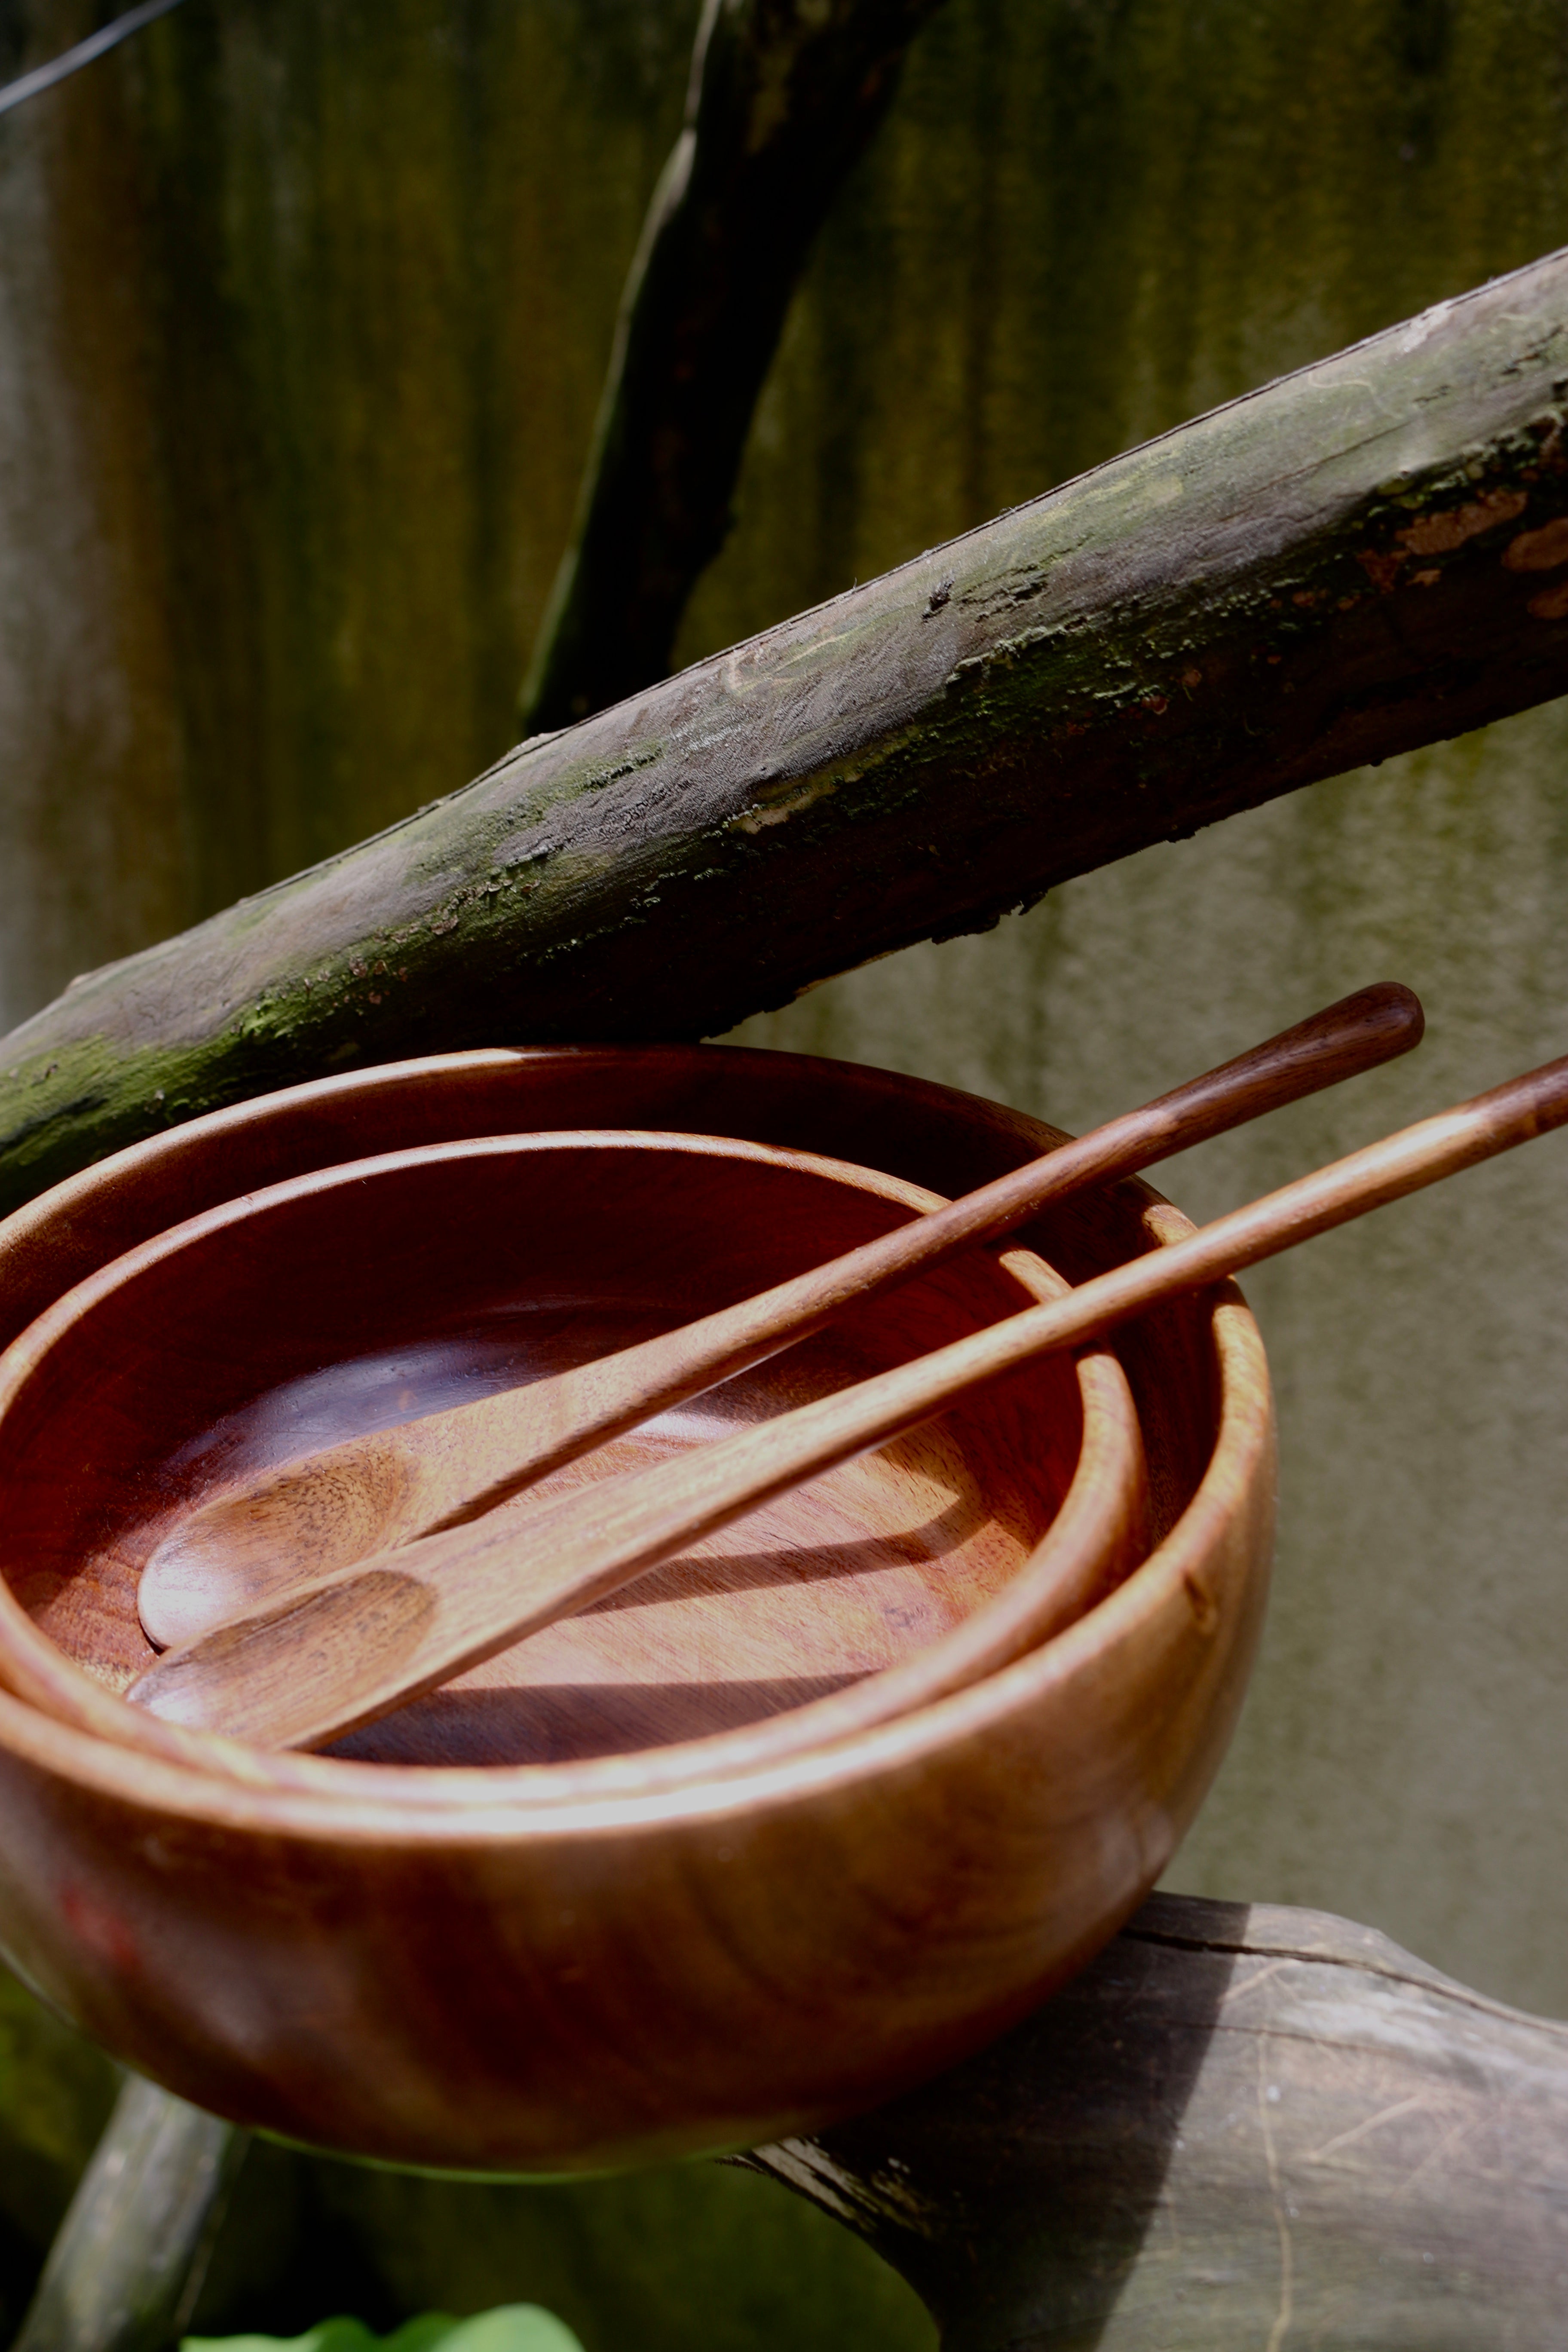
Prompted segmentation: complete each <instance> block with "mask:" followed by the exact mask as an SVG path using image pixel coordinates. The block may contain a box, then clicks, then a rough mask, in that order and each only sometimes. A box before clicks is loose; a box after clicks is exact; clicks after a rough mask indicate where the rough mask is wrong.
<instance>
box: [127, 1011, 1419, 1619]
mask: <svg viewBox="0 0 1568 2352" xmlns="http://www.w3.org/2000/svg"><path fill="white" fill-rule="evenodd" d="M1422 1026H1423V1016H1422V1012H1421V1006H1420V1004H1419V1003H1418V1002H1417V1000H1416V998H1415V996H1414V995H1412V993H1411V992H1410V991H1409V989H1407V988H1402V987H1400V986H1399V985H1398V983H1397V982H1384V983H1382V984H1380V985H1379V986H1377V987H1373V988H1363V989H1362V990H1360V991H1359V992H1357V993H1356V994H1355V995H1353V996H1347V997H1345V998H1344V999H1342V1002H1341V1003H1337V1004H1331V1005H1330V1006H1328V1007H1327V1009H1326V1010H1325V1011H1323V1012H1321V1013H1314V1014H1313V1015H1312V1017H1311V1019H1310V1020H1309V1021H1302V1022H1299V1023H1298V1024H1297V1025H1296V1026H1295V1027H1294V1028H1293V1029H1287V1030H1285V1031H1284V1032H1283V1034H1281V1035H1279V1036H1278V1037H1271V1038H1270V1039H1269V1040H1268V1043H1267V1044H1266V1045H1258V1046H1257V1047H1255V1048H1254V1050H1253V1051H1252V1052H1251V1053H1249V1054H1243V1055H1240V1056H1239V1057H1238V1058H1237V1060H1235V1061H1230V1062H1226V1063H1224V1064H1223V1065H1222V1066H1220V1067H1219V1068H1218V1069H1214V1070H1210V1071H1209V1072H1208V1073H1207V1075H1206V1076H1204V1077H1201V1078H1194V1080H1193V1081H1192V1082H1191V1083H1190V1084H1189V1085H1187V1086H1184V1087H1177V1088H1176V1089H1175V1091H1174V1092H1173V1093H1172V1094H1167V1095H1162V1096H1161V1097H1159V1099H1158V1100H1157V1101H1154V1102H1152V1103H1148V1104H1145V1106H1144V1107H1143V1108H1142V1109H1141V1110H1134V1111H1129V1112H1128V1113H1126V1115H1125V1116H1124V1117H1122V1118H1114V1119H1112V1120H1111V1121H1110V1124H1109V1125H1108V1126H1105V1127H1101V1128H1098V1129H1096V1130H1095V1131H1094V1133H1093V1134H1091V1135H1086V1136H1084V1137H1082V1138H1080V1139H1079V1140H1078V1141H1077V1142H1073V1143H1064V1144H1062V1145H1061V1146H1060V1147H1059V1148H1058V1150H1054V1151H1050V1152H1047V1153H1046V1154H1045V1155H1044V1156H1043V1157H1042V1158H1041V1159H1038V1160H1030V1161H1029V1162H1028V1163H1027V1164H1026V1166H1024V1167H1022V1168H1017V1169H1014V1170H1012V1171H1010V1172H1009V1173H1008V1174H1007V1175H1005V1176H999V1177H997V1178H996V1179H995V1181H994V1182H992V1183H989V1184H984V1185H982V1186H981V1187H980V1189H979V1190H978V1191H977V1192H970V1193H968V1194H967V1195H966V1196H965V1197H964V1198H963V1200H960V1201H954V1202H952V1203H951V1204H950V1205H949V1206H947V1207H945V1208H942V1209H938V1210H933V1211H932V1212H931V1213H929V1214H928V1215H926V1216H917V1217H914V1218H911V1219H910V1222H909V1223H907V1224H903V1225H900V1226H897V1227H895V1228H894V1230H893V1231H892V1232H891V1233H888V1234H882V1235H881V1236H879V1239H877V1240H876V1241H872V1242H867V1243H866V1244H863V1245H862V1246H861V1247H860V1248H858V1249H855V1250H851V1251H849V1252H847V1254H846V1255H844V1256H842V1257H838V1258H835V1259H834V1260H833V1261H832V1262H831V1263H830V1264H829V1265H821V1266H813V1267H812V1268H810V1269H809V1271H808V1272H806V1273H805V1274H801V1275H797V1276H794V1277H793V1278H792V1279H791V1280H789V1281H787V1282H781V1283H779V1284H777V1285H775V1286H774V1287H773V1288H772V1289H771V1290H764V1291H761V1292H759V1293H758V1294H757V1296H756V1297H753V1298H747V1299H742V1301H741V1302H740V1303H739V1304H738V1305H736V1306H733V1307H721V1308H720V1309H719V1311H718V1312H717V1313H715V1314H711V1315H706V1316H704V1317H702V1318H701V1319H700V1321H698V1322H695V1323H689V1324H687V1325H685V1326H684V1327H683V1328H681V1329H679V1330H677V1331H670V1332H666V1333H661V1334H660V1335H659V1336H658V1337H657V1338H655V1339H646V1340H643V1341H641V1342H640V1343H639V1344H638V1345H637V1346H635V1347H631V1348H626V1349H621V1350H620V1351H619V1352H618V1353H616V1354H615V1355H612V1356H605V1357H602V1358H600V1359H599V1360H598V1361H597V1362H595V1363H591V1364H585V1365H584V1366H582V1367H580V1368H579V1369H577V1370H572V1371H566V1372H559V1373H556V1374H554V1375H553V1376H552V1377H551V1378H549V1379H546V1380H542V1381H534V1382H532V1383H531V1385H530V1386H529V1387H527V1388H526V1389H515V1390H511V1391H507V1392H505V1393H504V1394H502V1395H500V1396H494V1397H487V1398H484V1399H482V1400H480V1401H479V1402H477V1403H474V1404H466V1405H458V1406H454V1407H450V1408H448V1409H447V1411H445V1412H436V1413H430V1414H427V1415H426V1416H425V1418H423V1419H422V1420H418V1421H414V1422H406V1423H403V1424H402V1425H401V1426H400V1427H398V1428H395V1429H390V1430H382V1431H378V1432H376V1433H374V1434H373V1435H371V1436H368V1437H358V1438H351V1439H348V1440H346V1441H344V1442H343V1443H342V1444H338V1445H334V1446H331V1447H329V1448H326V1449H325V1450H324V1451H322V1452H321V1453H319V1454H312V1455H311V1456H310V1458H309V1460H307V1461H305V1462H301V1463H296V1464H292V1465H289V1466H288V1467H286V1468H284V1469H282V1470H279V1471H273V1472H268V1473H267V1474H265V1475H263V1476H261V1477H259V1478H258V1479H256V1480H253V1481H252V1482H250V1483H249V1484H248V1485H247V1486H243V1487H241V1488H239V1489H238V1490H237V1491H235V1492H233V1493H231V1494H228V1495H226V1496H220V1497H218V1498H217V1499H216V1501H214V1502H212V1503H210V1504H208V1505H207V1506H206V1507H205V1508H204V1509H202V1510H199V1511H193V1512H192V1513H191V1514H190V1516H189V1517H187V1518H186V1519H184V1521H183V1522H182V1524H181V1525H180V1527H179V1528H176V1529H175V1530H174V1533H173V1534H172V1535H171V1536H169V1537H168V1538H166V1539H165V1540H164V1541H163V1543H162V1544H161V1545H160V1546H159V1548H158V1549H157V1550H156V1551H155V1552H154V1553H153V1556H152V1558H151V1559H149V1561H148V1563H147V1566H146V1568H145V1569H144V1570H143V1571H142V1583H141V1587H140V1590H139V1592H138V1596H137V1607H138V1610H139V1612H140V1614H141V1618H142V1626H143V1628H144V1630H145V1631H146V1633H148V1635H149V1637H150V1638H151V1639H152V1640H153V1641H154V1642H156V1643H160V1644H174V1643H188V1642H190V1641H193V1640H195V1639H196V1638H197V1637H198V1636H199V1635H200V1634H202V1633H206V1632H208V1631H210V1630H211V1629H212V1628H213V1627H215V1626H216V1625H218V1624H221V1623H223V1622H226V1620H228V1619H230V1618H233V1617H236V1616H238V1615H239V1614H241V1613H242V1612H245V1611H247V1610H248V1609H251V1608H254V1607H256V1606H258V1605H259V1604H260V1603H261V1602H262V1601H266V1600H267V1599H268V1598H269V1597H270V1596H271V1595H272V1594H273V1593H275V1592H279V1591H286V1590H289V1589H290V1588H292V1587H294V1586H296V1585H298V1584H299V1582H300V1562H301V1561H302V1560H304V1561H308V1562H309V1567H308V1569H307V1570H306V1573H307V1574H308V1575H309V1576H310V1578H312V1579H315V1578H317V1577H319V1576H321V1575H322V1574H325V1573H327V1572H329V1571H331V1570H334V1569H337V1568H340V1567H347V1566H349V1565H350V1563H351V1562H353V1561H354V1560H359V1559H364V1558H365V1557H366V1556H367V1555H369V1554H372V1553H374V1552H378V1551H382V1550H384V1549H391V1548H392V1547H393V1546H395V1545H396V1544H400V1543H407V1542H410V1541H412V1540H414V1539H416V1538H419V1537H422V1536H427V1535H432V1534H435V1533H437V1531H439V1530H440V1529H443V1528H451V1527H456V1526H458V1525H460V1524H461V1523H462V1522H463V1521H465V1520H468V1519H474V1518H478V1517H481V1516H482V1515H483V1514H484V1513H486V1512H488V1511H490V1510H492V1509H494V1507H496V1505H497V1504H499V1503H502V1502H505V1501H507V1500H508V1498H509V1497H510V1496H513V1495H515V1494H518V1493H520V1492H521V1489H522V1488H523V1487H525V1486H531V1485H532V1484H534V1483H535V1481H537V1480H538V1479H540V1478H542V1477H543V1476H545V1475H546V1474H547V1473H548V1472H550V1471H552V1470H556V1469H559V1468H561V1466H562V1465H563V1464H565V1463H568V1462H571V1461H574V1460H575V1459H576V1458H577V1457H578V1456H579V1455H580V1454H586V1453H588V1452H589V1451H590V1450H591V1449H592V1448H593V1447H594V1446H595V1445H599V1444H603V1443H604V1442H605V1440H606V1439H607V1438H611V1437H616V1436H618V1435H619V1434H620V1433H622V1432H623V1431H625V1430H627V1429H630V1428H632V1427H633V1426H635V1424H636V1423H637V1422H639V1421H646V1420H647V1419H648V1418H649V1417H650V1416H651V1415H652V1414H654V1413H656V1412H665V1411H666V1410H668V1407H670V1406H671V1405H675V1404H680V1403H683V1402H685V1401H686V1400H687V1399H688V1398H689V1397H693V1396H697V1395H699V1394H700V1392H701V1391H703V1390H704V1389H709V1388H712V1387H714V1386H715V1385H716V1384H717V1383H718V1382H719V1381H724V1380H728V1379H730V1378H731V1375H732V1374H734V1373H736V1372H740V1371H743V1370H746V1368H747V1367H748V1366H749V1365H752V1364H755V1363H759V1362H761V1361H762V1360H763V1358H765V1357H767V1356H771V1355H773V1354H776V1353H777V1351H778V1350H779V1349H781V1348H785V1347H788V1346H789V1345H791V1344H792V1343H793V1342H794V1341H795V1340H796V1339H805V1338H806V1337H807V1335H808V1334H809V1333H811V1332H813V1331H816V1330H819V1329H820V1328H822V1326H823V1325H824V1324H825V1323H827V1322H829V1321H831V1319H832V1318H833V1317H834V1316H835V1315H837V1314H838V1313H839V1312H840V1311H841V1310H842V1309H843V1308H844V1307H847V1306H849V1305H850V1304H851V1303H852V1302H855V1301H858V1300H861V1299H866V1298H872V1297H877V1296H878V1295H879V1293H880V1292H883V1291H886V1290H889V1289H891V1288H892V1287H893V1286H895V1285H896V1284H898V1283H900V1282H905V1281H907V1280H908V1279H909V1278H910V1276H911V1275H913V1274H916V1273H920V1272H923V1271H925V1270H927V1269H929V1268H931V1267H932V1266H935V1265H940V1264H941V1263H942V1260H943V1259H945V1258H949V1257H951V1256H952V1255H954V1254H955V1253H956V1252H957V1251H959V1250H962V1249H965V1248H967V1247H969V1246H971V1245H972V1244H974V1243H976V1242H981V1241H989V1240H994V1238H995V1237H996V1236H997V1235H999V1234H1005V1233H1008V1232H1010V1231H1011V1230H1012V1229H1013V1228H1014V1227H1015V1226H1016V1225H1018V1224H1021V1223H1023V1221H1024V1219H1025V1218H1026V1217H1029V1216H1032V1215H1034V1214H1035V1213H1037V1211H1039V1210H1040V1209H1042V1208H1044V1207H1046V1206H1047V1203H1049V1202H1055V1201H1061V1200H1063V1199H1065V1198H1067V1197H1068V1195H1069V1194H1070V1193H1073V1192H1082V1191H1085V1190H1087V1189H1088V1188H1089V1186H1091V1185H1096V1184H1108V1183H1110V1182H1112V1181H1114V1180H1115V1179H1116V1178H1118V1177H1121V1176H1126V1175H1130V1174H1131V1173H1132V1172H1133V1171H1135V1170H1137V1169H1140V1168H1148V1167H1152V1165H1154V1163H1155V1162H1157V1161H1158V1160H1164V1159H1167V1158H1169V1157H1170V1156H1171V1155H1172V1154H1173V1153H1174V1152H1177V1151H1184V1150H1187V1149H1188V1148H1189V1147H1190V1146H1191V1145H1193V1144H1194V1143H1202V1142H1205V1140H1207V1139H1208V1138H1209V1137H1211V1136H1215V1135H1219V1134H1221V1133H1223V1132H1224V1131H1225V1130H1226V1129H1228V1128H1232V1127H1237V1126H1240V1125H1241V1124H1242V1123H1243V1122H1244V1121H1246V1120H1247V1119H1251V1118H1258V1116H1260V1115H1261V1114H1262V1113H1263V1112H1264V1111H1268V1110H1272V1109H1274V1108H1277V1107H1278V1106H1279V1105H1280V1104H1282V1103H1287V1102H1294V1101H1296V1100H1298V1099H1299V1098H1300V1097H1301V1096H1304V1095H1310V1094H1314V1093H1316V1092H1318V1091H1319V1089H1321V1087H1329V1086H1332V1085H1334V1084H1335V1083H1336V1082H1337V1081H1338V1080H1340V1079H1342V1078H1347V1077H1351V1076H1354V1075H1355V1074H1356V1073H1357V1072H1359V1071H1362V1070H1367V1069H1371V1068H1373V1066H1375V1065H1377V1064H1378V1063H1381V1062H1386V1061H1389V1060H1391V1059H1392V1058H1393V1057H1394V1055H1398V1054H1404V1053H1408V1051H1409V1050H1410V1048H1411V1047H1412V1046H1413V1045H1415V1044H1417V1043H1418V1041H1419V1039H1420V1036H1421V1032H1422Z"/></svg>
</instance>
